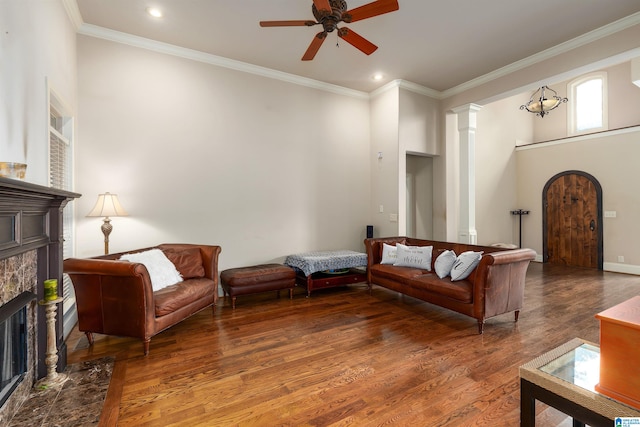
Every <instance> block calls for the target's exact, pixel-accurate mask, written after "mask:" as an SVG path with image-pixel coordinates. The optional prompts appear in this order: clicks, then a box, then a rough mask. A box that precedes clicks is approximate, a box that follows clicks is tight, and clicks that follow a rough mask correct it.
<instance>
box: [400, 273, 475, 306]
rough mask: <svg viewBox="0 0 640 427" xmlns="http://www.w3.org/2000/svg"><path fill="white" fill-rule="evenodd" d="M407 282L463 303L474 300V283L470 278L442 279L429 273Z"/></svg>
mask: <svg viewBox="0 0 640 427" xmlns="http://www.w3.org/2000/svg"><path fill="white" fill-rule="evenodd" d="M407 284H408V285H409V286H412V287H414V288H419V289H424V290H427V291H429V292H433V293H435V294H438V295H441V296H444V297H447V298H451V299H455V300H458V301H460V302H463V303H470V302H472V301H473V285H472V284H471V282H469V281H468V280H460V281H457V282H454V281H452V280H450V279H448V278H444V279H440V278H438V277H436V275H435V274H434V273H428V274H423V275H420V276H416V277H413V278H412V279H410V280H409V281H408V282H407Z"/></svg>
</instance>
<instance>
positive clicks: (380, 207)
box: [378, 205, 384, 213]
mask: <svg viewBox="0 0 640 427" xmlns="http://www.w3.org/2000/svg"><path fill="white" fill-rule="evenodd" d="M378 212H380V213H382V212H384V206H383V205H380V206H379V207H378Z"/></svg>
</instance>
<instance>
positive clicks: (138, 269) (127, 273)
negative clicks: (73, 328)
mask: <svg viewBox="0 0 640 427" xmlns="http://www.w3.org/2000/svg"><path fill="white" fill-rule="evenodd" d="M63 266H64V272H65V273H67V274H68V275H69V277H70V278H71V282H72V283H73V287H74V289H75V293H76V300H77V304H76V307H77V309H78V325H79V329H80V330H81V331H84V332H87V331H89V332H97V333H102V334H109V335H124V336H135V337H140V338H143V339H146V338H150V337H149V336H147V335H149V333H148V330H149V329H148V328H147V327H146V326H147V325H150V324H152V323H153V321H154V318H155V307H154V302H153V288H152V287H151V279H150V278H149V273H148V272H147V269H146V267H145V266H144V265H142V264H139V263H132V262H128V261H116V260H104V259H77V258H69V259H66V260H64V263H63Z"/></svg>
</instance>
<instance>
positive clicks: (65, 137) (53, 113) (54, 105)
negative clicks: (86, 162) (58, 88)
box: [47, 80, 77, 339]
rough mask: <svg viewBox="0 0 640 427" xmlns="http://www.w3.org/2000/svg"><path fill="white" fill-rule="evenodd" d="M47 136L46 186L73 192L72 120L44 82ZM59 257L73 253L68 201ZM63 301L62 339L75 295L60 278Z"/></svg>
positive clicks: (72, 207) (70, 324)
mask: <svg viewBox="0 0 640 427" xmlns="http://www.w3.org/2000/svg"><path fill="white" fill-rule="evenodd" d="M47 94H48V103H47V107H48V108H47V124H48V126H47V133H48V136H49V138H48V167H49V173H48V179H49V186H50V187H52V188H59V189H62V190H67V191H73V139H74V117H73V115H72V112H71V109H70V108H69V107H68V106H67V105H66V104H65V103H64V101H63V100H62V98H61V97H60V96H59V95H58V94H57V93H56V92H55V91H54V90H53V89H52V88H51V86H50V85H49V82H48V80H47ZM62 215H63V234H64V235H63V239H64V244H63V257H64V258H69V257H71V256H73V255H74V252H75V203H74V201H73V200H72V201H69V202H68V203H67V204H66V206H65V207H64V210H63V213H62ZM62 282H63V283H62V285H63V296H64V298H65V301H64V303H63V309H62V314H61V317H62V319H63V324H64V328H63V330H64V338H65V339H66V337H67V336H68V335H69V333H70V332H71V328H72V327H73V326H74V325H75V323H76V322H77V311H76V304H75V301H76V299H75V292H74V289H73V284H72V283H71V279H70V278H69V276H68V275H67V274H63V275H62Z"/></svg>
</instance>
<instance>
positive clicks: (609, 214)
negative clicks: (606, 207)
mask: <svg viewBox="0 0 640 427" xmlns="http://www.w3.org/2000/svg"><path fill="white" fill-rule="evenodd" d="M616 215H617V212H616V211H604V217H605V218H615V217H616Z"/></svg>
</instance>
